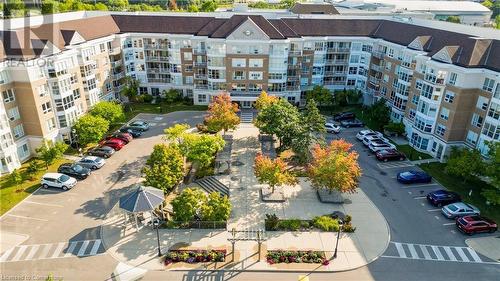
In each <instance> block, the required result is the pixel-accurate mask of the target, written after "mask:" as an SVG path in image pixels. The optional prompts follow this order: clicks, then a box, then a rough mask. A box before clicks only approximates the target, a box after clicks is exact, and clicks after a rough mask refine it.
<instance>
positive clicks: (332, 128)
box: [325, 123, 340, 134]
mask: <svg viewBox="0 0 500 281" xmlns="http://www.w3.org/2000/svg"><path fill="white" fill-rule="evenodd" d="M325 129H326V132H327V133H335V134H338V133H340V126H339V125H335V124H333V123H325Z"/></svg>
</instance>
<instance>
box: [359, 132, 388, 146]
mask: <svg viewBox="0 0 500 281" xmlns="http://www.w3.org/2000/svg"><path fill="white" fill-rule="evenodd" d="M372 141H382V142H385V143H389V140H388V139H386V138H384V137H383V136H379V135H376V134H375V133H373V134H367V135H366V136H365V137H364V138H363V144H364V145H365V146H368V145H370V143H371V142H372Z"/></svg>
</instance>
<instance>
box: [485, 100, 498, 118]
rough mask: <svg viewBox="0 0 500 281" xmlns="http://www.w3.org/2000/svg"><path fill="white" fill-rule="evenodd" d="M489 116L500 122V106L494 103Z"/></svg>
mask: <svg viewBox="0 0 500 281" xmlns="http://www.w3.org/2000/svg"><path fill="white" fill-rule="evenodd" d="M488 116H489V117H491V118H493V119H496V120H499V119H500V104H497V103H494V102H492V103H491V106H490V109H489V110H488Z"/></svg>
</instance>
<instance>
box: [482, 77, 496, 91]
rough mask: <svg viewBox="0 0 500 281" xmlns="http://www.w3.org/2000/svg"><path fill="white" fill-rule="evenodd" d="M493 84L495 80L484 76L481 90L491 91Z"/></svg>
mask: <svg viewBox="0 0 500 281" xmlns="http://www.w3.org/2000/svg"><path fill="white" fill-rule="evenodd" d="M494 85H495V80H493V79H490V78H484V83H483V90H485V91H487V92H490V93H491V92H493V86H494Z"/></svg>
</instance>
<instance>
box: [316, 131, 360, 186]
mask: <svg viewBox="0 0 500 281" xmlns="http://www.w3.org/2000/svg"><path fill="white" fill-rule="evenodd" d="M351 147H352V144H350V143H348V142H346V141H345V140H334V141H332V142H331V143H330V145H329V146H328V147H326V148H323V147H321V146H319V145H316V147H315V148H314V150H313V160H312V162H311V163H310V164H309V166H308V169H307V171H308V174H309V179H310V180H311V184H312V186H313V187H314V188H316V189H326V190H329V191H330V192H333V191H338V192H354V191H355V190H356V188H357V187H358V183H359V178H360V177H361V168H360V167H359V164H358V154H357V153H356V152H355V151H350V149H351Z"/></svg>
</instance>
